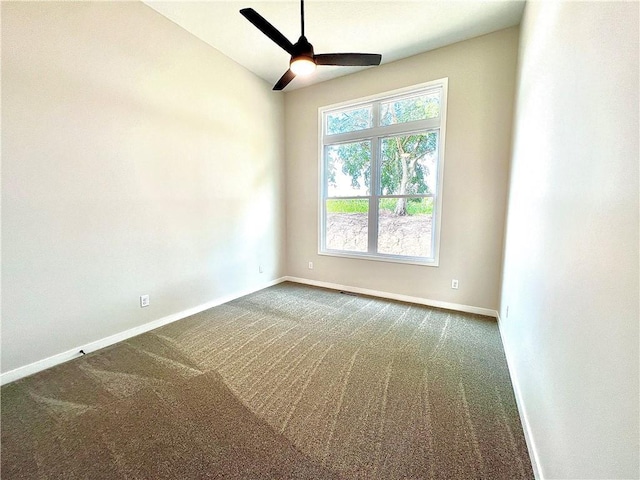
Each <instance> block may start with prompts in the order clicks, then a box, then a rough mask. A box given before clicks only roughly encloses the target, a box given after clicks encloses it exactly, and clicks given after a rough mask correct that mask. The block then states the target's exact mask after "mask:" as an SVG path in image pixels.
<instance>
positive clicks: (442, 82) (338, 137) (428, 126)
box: [318, 78, 449, 267]
mask: <svg viewBox="0 0 640 480" xmlns="http://www.w3.org/2000/svg"><path fill="white" fill-rule="evenodd" d="M448 83H449V79H448V78H441V79H439V80H433V81H430V82H426V83H422V84H419V85H412V86H410V87H406V88H401V89H397V90H392V91H388V92H384V93H380V94H377V95H371V96H368V97H362V98H358V99H356V100H349V101H347V102H341V103H336V104H333V105H327V106H324V107H320V108H319V109H318V131H319V132H318V139H319V142H318V144H319V145H318V147H319V148H318V150H319V153H318V157H319V162H318V164H319V180H320V185H319V193H320V195H319V205H318V206H319V208H318V212H319V214H318V220H319V225H318V232H319V235H318V254H319V255H327V256H332V257H346V258H357V259H365V260H375V261H382V262H393V263H408V264H413V265H424V266H432V267H437V266H438V265H439V263H440V233H441V224H442V222H441V220H442V189H443V183H444V159H445V154H444V149H445V148H444V147H445V135H446V132H445V130H446V123H447V122H446V117H447V90H448ZM434 90H440V92H441V94H440V116H439V117H438V118H430V119H426V120H417V121H412V122H405V123H400V124H393V125H388V126H383V127H381V126H379V125H378V124H379V117H380V112H379V105H380V103H381V102H385V101H389V100H395V99H399V98H402V97H411V96H415V95H418V94H423V93H429V92H431V91H434ZM368 104H372V105H373V126H372V127H371V128H367V129H362V130H356V131H353V132H349V133H342V134H333V135H325V127H326V115H328V114H330V113H336V112H338V111H340V110H351V109H354V108H357V107H358V106H364V105H368ZM433 130H438V131H439V135H438V159H437V162H438V163H437V180H436V182H437V183H436V189H435V193H434V194H428V195H418V196H423V197H425V196H426V197H432V198H433V202H434V206H433V217H432V228H431V235H432V239H431V257H409V256H403V255H390V254H382V253H376V252H374V251H372V245H373V244H375V243H377V241H376V240H377V238H376V237H377V235H378V204H379V202H378V200H379V197H380V196H381V195H380V191H379V180H378V176H379V175H378V173H377V172H378V171H379V168H380V162H381V160H380V158H379V151H378V150H379V149H378V144H379V142H380V141H381V140H382V139H383V138H385V137H389V136H393V135H399V134H411V133H416V132H425V131H427V132H428V131H433ZM357 141H370V142H371V148H372V153H371V155H372V158H371V171H372V182H371V183H372V184H371V186H370V191H369V195H368V196H364V197H363V196H359V197H353V198H357V199H369V200H370V202H369V224H368V225H369V228H368V234H369V238H368V245H369V251H367V252H354V251H346V250H329V249H327V248H326V238H325V225H326V209H325V206H326V200H327V198H331V197H328V196H327V181H326V178H325V175H326V173H327V172H326V161H325V147H326V146H328V145H336V144H340V143H351V142H357ZM374 170H376V172H375V173H374ZM374 182H375V184H374ZM415 196H416V195H393V196H392V197H407V198H408V197H415ZM382 197H389V196H388V195H382ZM341 198H345V199H349V198H350V197H341Z"/></svg>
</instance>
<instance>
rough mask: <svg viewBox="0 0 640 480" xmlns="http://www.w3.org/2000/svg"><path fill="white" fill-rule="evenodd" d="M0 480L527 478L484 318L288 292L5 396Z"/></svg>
mask: <svg viewBox="0 0 640 480" xmlns="http://www.w3.org/2000/svg"><path fill="white" fill-rule="evenodd" d="M1 394H2V424H1V428H2V452H1V453H2V472H1V473H2V478H3V479H5V480H6V479H12V478H65V479H66V478H87V479H100V478H114V479H115V478H149V479H164V478H176V479H180V478H229V479H239V478H243V479H260V478H273V479H286V478H305V479H325V478H336V479H357V478H362V479H399V478H410V479H421V478H425V479H426V478H439V479H454V478H465V479H466V478H487V479H509V480H511V479H522V478H533V474H532V470H531V465H530V461H529V457H528V454H527V451H526V446H525V442H524V438H523V433H522V427H521V424H520V419H519V417H518V412H517V409H516V406H515V401H514V397H513V390H512V386H511V383H510V379H509V373H508V370H507V366H506V362H505V358H504V352H503V350H502V345H501V343H500V337H499V333H498V329H497V325H496V323H495V321H494V320H493V319H490V318H486V317H481V316H477V315H469V314H460V313H456V312H450V311H446V310H439V309H433V308H427V307H422V306H417V305H411V304H406V303H399V302H391V301H386V300H381V299H375V298H370V297H363V296H351V295H344V294H340V293H339V292H335V291H331V290H324V289H319V288H313V287H307V286H302V285H297V284H293V283H283V284H280V285H277V286H274V287H271V288H268V289H265V290H262V291H260V292H257V293H255V294H252V295H249V296H246V297H243V298H240V299H238V300H235V301H232V302H230V303H227V304H225V305H221V306H219V307H216V308H213V309H211V310H208V311H206V312H203V313H201V314H198V315H195V316H193V317H190V318H187V319H185V320H181V321H179V322H176V323H173V324H171V325H168V326H166V327H163V328H160V329H158V330H154V331H153V332H150V333H147V334H144V335H141V336H139V337H136V338H133V339H131V340H128V341H126V342H122V343H119V344H117V345H114V346H112V347H109V348H106V349H104V350H100V351H98V352H95V353H92V354H89V355H86V356H84V357H82V358H79V359H77V360H74V361H71V362H68V363H66V364H64V365H60V366H58V367H55V368H52V369H50V370H47V371H45V372H41V373H39V374H37V375H34V376H32V377H29V378H26V379H23V380H20V381H17V382H14V383H12V384H9V385H6V386H4V387H3V388H2V391H1Z"/></svg>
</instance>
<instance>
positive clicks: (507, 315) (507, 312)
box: [507, 305, 509, 318]
mask: <svg viewBox="0 0 640 480" xmlns="http://www.w3.org/2000/svg"><path fill="white" fill-rule="evenodd" d="M507 318H509V305H507Z"/></svg>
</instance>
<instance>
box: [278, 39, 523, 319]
mask: <svg viewBox="0 0 640 480" xmlns="http://www.w3.org/2000/svg"><path fill="white" fill-rule="evenodd" d="M517 44H518V29H517V27H516V28H510V29H507V30H503V31H500V32H497V33H493V34H490V35H485V36H482V37H478V38H475V39H472V40H468V41H465V42H461V43H457V44H454V45H451V46H448V47H445V48H440V49H438V50H434V51H431V52H427V53H424V54H421V55H417V56H415V57H411V58H408V59H405V60H400V61H398V62H394V63H390V64H388V65H382V66H380V67H377V68H375V69H369V70H364V71H362V72H359V73H356V74H353V75H349V76H346V77H341V78H338V79H335V80H332V81H328V82H324V83H321V84H318V85H315V86H310V87H307V88H303V89H300V90H294V91H291V92H289V93H287V94H286V96H285V118H286V123H285V131H286V132H287V135H286V141H285V142H286V147H285V148H286V175H287V177H286V178H287V182H286V185H287V245H288V249H287V271H288V274H289V275H292V276H295V277H302V278H307V279H311V280H315V281H322V282H331V283H337V284H341V285H349V286H355V287H359V288H367V289H373V290H379V291H384V292H389V293H395V294H400V295H409V296H414V297H420V298H423V299H429V300H436V301H440V302H451V303H457V304H462V305H470V306H474V307H482V308H489V309H497V307H498V297H499V288H500V265H501V261H502V236H503V228H504V215H505V204H506V191H507V173H508V165H509V155H510V143H511V120H512V114H513V112H512V106H513V98H514V88H515V72H516V57H517ZM443 77H448V78H449V102H448V113H447V117H448V120H447V131H446V146H445V157H446V159H445V169H444V190H443V214H442V235H441V248H440V266H439V267H426V266H416V265H404V264H394V263H386V262H376V261H368V260H357V259H345V258H337V257H329V256H320V255H318V254H317V252H318V107H321V106H325V105H330V104H334V103H338V102H342V101H347V100H351V99H355V98H359V97H363V96H367V95H372V94H376V93H381V92H385V91H389V90H393V89H397V88H400V87H405V86H409V85H415V84H418V83H423V82H426V81H429V80H435V79H438V78H443ZM309 261H313V263H314V269H313V270H309V269H308V268H307V265H308V262H309ZM452 278H457V279H458V280H459V281H460V288H459V290H452V289H451V279H452Z"/></svg>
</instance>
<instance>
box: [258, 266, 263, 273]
mask: <svg viewBox="0 0 640 480" xmlns="http://www.w3.org/2000/svg"><path fill="white" fill-rule="evenodd" d="M263 272H264V270H263V269H262V265H258V273H263Z"/></svg>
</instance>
